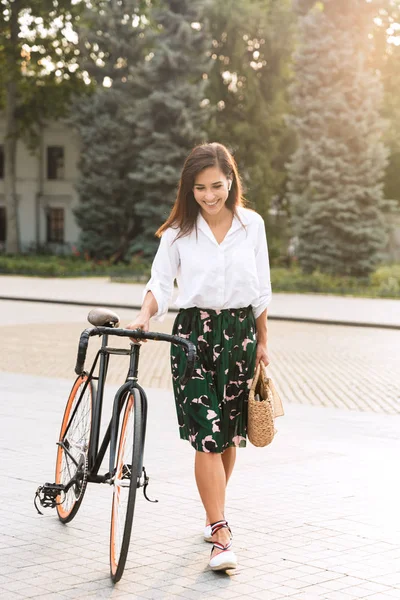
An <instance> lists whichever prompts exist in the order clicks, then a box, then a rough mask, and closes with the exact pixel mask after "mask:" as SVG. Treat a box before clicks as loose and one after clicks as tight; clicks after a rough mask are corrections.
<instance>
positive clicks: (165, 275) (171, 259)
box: [143, 228, 179, 319]
mask: <svg viewBox="0 0 400 600" xmlns="http://www.w3.org/2000/svg"><path fill="white" fill-rule="evenodd" d="M176 233H177V232H176V230H174V229H172V228H170V229H167V230H166V231H165V232H164V233H163V235H162V236H161V240H160V245H159V247H158V250H157V254H156V255H155V257H154V260H153V264H152V267H151V278H150V280H149V281H148V283H147V285H146V287H145V289H144V291H143V300H144V298H145V296H146V294H147V292H149V291H150V292H152V294H153V296H154V297H155V299H156V301H157V307H158V310H157V312H156V314H155V315H154V317H155V318H156V319H161V318H162V317H163V316H164V315H165V313H166V312H167V311H168V305H169V303H170V301H171V298H172V294H173V291H174V279H175V277H176V275H177V272H178V267H179V252H178V249H177V245H176V244H174V243H173V241H174V239H175V237H176Z"/></svg>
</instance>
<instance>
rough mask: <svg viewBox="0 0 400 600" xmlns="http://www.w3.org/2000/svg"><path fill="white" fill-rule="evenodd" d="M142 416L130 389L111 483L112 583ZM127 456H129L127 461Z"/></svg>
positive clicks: (127, 529)
mask: <svg viewBox="0 0 400 600" xmlns="http://www.w3.org/2000/svg"><path fill="white" fill-rule="evenodd" d="M142 417H143V415H142V402H141V397H140V393H139V391H138V390H137V389H134V390H133V394H132V393H130V394H129V396H128V399H127V403H126V407H125V412H124V418H123V421H122V426H121V433H120V438H119V444H118V453H117V460H116V470H115V476H114V483H113V488H114V491H113V500H112V510H111V531H110V574H111V579H112V580H113V582H114V583H116V582H117V581H119V580H120V579H121V577H122V574H123V572H124V568H125V563H126V559H127V556H128V550H129V542H130V538H131V531H132V521H133V513H134V508H135V500H136V490H137V488H138V482H139V480H140V475H141V473H140V469H141V456H142V450H143V435H142V432H143V430H142ZM129 460H131V464H130V465H129V463H128V462H127V461H129ZM122 482H124V483H122ZM128 482H129V483H128Z"/></svg>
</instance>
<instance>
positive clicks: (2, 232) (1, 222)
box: [0, 206, 6, 243]
mask: <svg viewBox="0 0 400 600" xmlns="http://www.w3.org/2000/svg"><path fill="white" fill-rule="evenodd" d="M5 241H6V209H5V206H0V243H1V242H5Z"/></svg>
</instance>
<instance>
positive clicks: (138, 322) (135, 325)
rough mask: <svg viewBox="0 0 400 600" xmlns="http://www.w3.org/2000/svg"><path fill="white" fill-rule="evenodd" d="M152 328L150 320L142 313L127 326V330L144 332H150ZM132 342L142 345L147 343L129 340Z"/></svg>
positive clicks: (133, 339)
mask: <svg viewBox="0 0 400 600" xmlns="http://www.w3.org/2000/svg"><path fill="white" fill-rule="evenodd" d="M149 328H150V318H149V317H148V316H146V315H143V314H142V313H139V314H138V315H137V317H136V319H134V320H133V321H132V322H131V323H129V325H127V326H126V329H141V330H142V331H149ZM129 339H130V340H131V341H132V342H134V343H137V344H140V343H141V342H147V340H136V339H135V338H129Z"/></svg>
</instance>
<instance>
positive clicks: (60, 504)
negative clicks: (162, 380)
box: [34, 308, 196, 583]
mask: <svg viewBox="0 0 400 600" xmlns="http://www.w3.org/2000/svg"><path fill="white" fill-rule="evenodd" d="M88 321H89V322H90V323H91V324H92V325H94V327H93V328H88V329H85V331H83V332H82V334H81V336H80V341H79V348H78V356H77V361H76V366H75V373H76V374H77V375H78V377H77V379H76V380H75V382H74V384H73V386H72V390H71V393H70V395H69V397H68V400H67V405H66V408H65V411H64V416H63V420H62V424H61V431H60V437H59V441H58V442H57V446H58V448H57V457H56V473H55V482H54V483H45V484H44V485H42V486H39V487H38V489H37V491H36V494H35V498H34V504H35V507H36V510H37V511H38V512H39V514H43V513H41V511H40V510H39V508H38V505H37V503H38V502H39V503H40V505H41V506H42V507H43V508H56V510H57V513H58V518H59V519H60V521H61V522H62V523H64V524H66V523H68V522H69V521H71V520H72V519H73V518H74V517H75V515H76V514H77V512H78V510H79V508H80V506H81V503H82V500H83V497H84V494H85V490H86V486H87V484H88V483H89V482H90V483H106V484H108V485H112V486H113V500H112V509H111V528H110V529H111V531H110V576H111V579H112V581H113V582H115V583H116V582H117V581H119V580H120V579H121V577H122V574H123V571H124V568H125V564H126V559H127V555H128V549H129V542H130V537H131V531H132V520H133V513H134V507H135V500H136V490H137V489H138V488H140V487H143V494H144V497H145V498H146V500H148V501H149V502H158V500H150V498H149V497H148V495H147V486H148V484H149V477H148V475H147V472H146V469H145V467H144V465H143V455H144V444H145V436H146V421H147V397H146V393H145V391H144V389H143V388H142V387H141V386H140V385H139V383H138V367H139V354H140V343H139V342H131V344H130V348H129V349H128V348H112V347H109V346H108V338H109V336H113V335H115V336H120V337H128V338H132V337H133V338H134V339H135V340H142V339H143V340H157V341H166V342H170V343H173V344H178V345H181V346H183V348H184V349H185V350H186V352H187V362H186V370H185V373H184V375H183V377H182V379H181V383H182V385H185V384H186V383H187V381H188V380H189V378H190V377H191V374H192V372H193V368H194V362H195V358H196V346H195V345H194V344H193V343H192V342H190V341H188V340H186V339H184V338H181V337H179V336H176V335H168V334H164V333H156V332H146V333H145V332H143V331H141V330H130V329H119V328H118V325H119V317H118V315H117V314H116V313H114V312H113V311H110V310H108V309H100V308H97V309H93V310H91V311H90V312H89V315H88ZM96 335H98V336H101V337H102V341H101V347H100V349H99V350H98V352H97V354H96V356H95V358H94V360H93V363H92V366H91V368H90V370H89V371H85V369H84V366H85V359H86V352H87V348H88V343H89V338H90V337H93V336H96ZM112 354H115V355H129V357H130V363H129V370H128V374H127V377H126V380H125V383H123V384H122V385H121V387H120V388H119V389H118V391H117V393H116V394H115V397H114V402H113V409H112V416H111V420H110V422H109V424H108V427H107V430H106V432H105V434H104V437H103V440H102V442H101V444H100V439H99V438H100V424H101V419H102V406H103V396H104V386H105V382H106V377H107V370H108V366H109V360H110V356H111V355H112ZM98 362H99V370H98V374H97V376H95V375H94V372H95V369H96V366H97V363H98ZM95 381H97V383H98V386H97V391H96V385H95V383H94V382H95ZM124 407H125V410H124V415H123V419H122V423H120V416H121V413H122V411H123V409H124ZM108 447H109V448H110V454H109V470H108V471H107V473H104V474H99V470H100V468H101V464H102V461H103V459H104V456H105V453H106V451H107V449H108Z"/></svg>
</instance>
